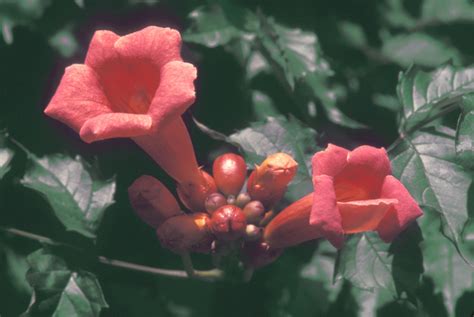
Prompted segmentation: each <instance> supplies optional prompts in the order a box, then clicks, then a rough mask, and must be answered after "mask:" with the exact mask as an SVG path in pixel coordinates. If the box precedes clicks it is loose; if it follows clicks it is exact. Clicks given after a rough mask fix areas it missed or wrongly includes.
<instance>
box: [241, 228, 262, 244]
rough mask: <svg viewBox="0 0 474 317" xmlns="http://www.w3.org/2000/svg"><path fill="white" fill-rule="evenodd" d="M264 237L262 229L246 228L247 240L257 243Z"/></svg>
mask: <svg viewBox="0 0 474 317" xmlns="http://www.w3.org/2000/svg"><path fill="white" fill-rule="evenodd" d="M261 237H262V228H260V227H257V226H255V225H247V227H245V236H244V238H245V240H247V241H256V240H258V239H260V238H261Z"/></svg>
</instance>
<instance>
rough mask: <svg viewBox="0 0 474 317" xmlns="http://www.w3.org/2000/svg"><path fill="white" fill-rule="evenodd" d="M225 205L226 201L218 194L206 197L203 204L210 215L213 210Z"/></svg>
mask: <svg viewBox="0 0 474 317" xmlns="http://www.w3.org/2000/svg"><path fill="white" fill-rule="evenodd" d="M226 204H227V199H226V198H225V197H224V195H222V194H219V193H213V194H210V195H209V196H207V198H206V202H205V203H204V205H205V207H206V210H207V212H209V213H212V212H213V211H214V210H216V209H218V208H220V207H222V206H224V205H226Z"/></svg>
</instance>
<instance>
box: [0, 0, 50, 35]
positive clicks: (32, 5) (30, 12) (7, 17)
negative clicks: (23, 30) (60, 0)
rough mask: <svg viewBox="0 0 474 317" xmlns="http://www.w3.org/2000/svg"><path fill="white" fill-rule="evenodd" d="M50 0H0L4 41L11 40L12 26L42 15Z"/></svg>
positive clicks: (0, 16) (0, 23)
mask: <svg viewBox="0 0 474 317" xmlns="http://www.w3.org/2000/svg"><path fill="white" fill-rule="evenodd" d="M51 2H52V0H15V1H8V0H7V1H5V0H4V1H0V25H1V26H2V35H3V39H4V40H5V42H6V43H8V44H11V43H12V42H13V33H12V29H13V27H14V26H16V25H29V24H31V23H32V22H33V21H34V20H35V19H38V18H39V17H41V16H42V15H43V13H44V11H45V10H46V8H47V7H48V6H49V5H50V4H51Z"/></svg>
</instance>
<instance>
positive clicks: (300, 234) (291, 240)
mask: <svg viewBox="0 0 474 317" xmlns="http://www.w3.org/2000/svg"><path fill="white" fill-rule="evenodd" d="M312 205H313V194H312V193H311V194H309V195H307V196H305V197H303V198H301V199H299V200H297V201H295V202H294V203H293V204H291V205H289V206H288V207H286V208H285V209H283V210H282V211H281V212H280V213H279V214H278V215H276V217H275V218H273V219H272V221H270V223H269V224H268V225H267V226H266V227H265V230H264V232H263V240H264V241H265V242H266V243H267V244H268V245H269V246H270V247H272V248H286V247H289V246H293V245H297V244H300V243H302V242H305V241H308V240H313V239H316V238H319V237H320V236H321V233H320V232H319V231H318V230H316V229H315V228H314V227H313V226H311V225H310V224H309V215H310V214H311V208H312Z"/></svg>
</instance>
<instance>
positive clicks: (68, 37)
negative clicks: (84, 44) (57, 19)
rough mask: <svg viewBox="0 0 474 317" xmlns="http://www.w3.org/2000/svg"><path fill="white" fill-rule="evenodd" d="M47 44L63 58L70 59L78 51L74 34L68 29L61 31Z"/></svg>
mask: <svg viewBox="0 0 474 317" xmlns="http://www.w3.org/2000/svg"><path fill="white" fill-rule="evenodd" d="M49 44H50V45H51V46H52V47H54V48H55V49H56V50H57V51H58V52H59V53H60V54H61V55H62V56H63V57H71V56H73V55H74V54H75V53H76V51H77V50H78V49H79V44H78V43H77V41H76V38H75V37H74V34H72V32H71V31H70V30H69V29H67V28H66V29H63V30H60V31H59V32H57V33H56V34H54V35H53V36H52V37H50V38H49Z"/></svg>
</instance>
